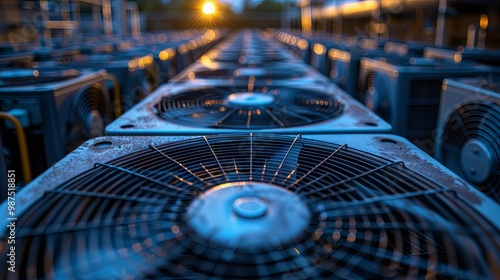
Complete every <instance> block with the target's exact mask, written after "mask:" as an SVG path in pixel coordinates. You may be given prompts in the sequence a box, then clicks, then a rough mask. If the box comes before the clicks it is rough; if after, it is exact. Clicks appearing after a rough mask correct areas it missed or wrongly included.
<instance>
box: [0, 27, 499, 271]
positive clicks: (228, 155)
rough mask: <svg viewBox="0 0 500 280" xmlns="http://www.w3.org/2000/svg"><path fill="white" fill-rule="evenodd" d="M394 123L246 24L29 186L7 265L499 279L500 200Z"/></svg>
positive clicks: (3, 248)
mask: <svg viewBox="0 0 500 280" xmlns="http://www.w3.org/2000/svg"><path fill="white" fill-rule="evenodd" d="M457 84H458V83H457ZM452 85H453V81H449V82H448V89H451V88H452ZM450 102H452V101H450ZM389 132H391V125H390V124H388V123H387V122H386V121H384V120H383V119H382V118H380V117H379V116H377V115H376V114H375V113H374V112H372V111H370V110H369V109H368V108H367V107H365V106H363V105H362V104H361V103H360V102H359V101H356V100H355V98H354V97H352V96H350V95H349V94H347V93H345V92H344V91H343V90H341V89H340V88H339V87H338V86H337V85H335V84H332V83H331V82H330V81H329V80H328V78H327V77H325V76H324V75H321V74H320V73H318V72H317V71H316V70H315V69H313V68H312V67H311V66H308V65H307V64H305V63H304V62H303V61H302V60H301V59H300V58H298V57H297V56H295V55H294V54H292V53H290V52H289V51H287V50H285V49H283V47H282V45H281V44H280V43H278V41H276V40H274V39H273V38H272V34H270V33H266V32H261V31H258V30H242V31H237V32H234V33H232V34H231V35H229V36H227V37H226V38H225V39H224V40H223V41H222V42H220V43H219V44H217V45H216V46H215V47H214V48H212V49H211V50H210V51H208V52H207V53H206V54H204V55H203V56H201V57H200V58H199V59H198V60H197V61H195V62H194V63H193V64H191V65H190V66H188V67H187V68H185V69H184V70H183V71H181V72H180V73H178V74H177V75H176V76H175V77H173V78H171V79H170V81H169V82H168V83H166V84H162V85H161V86H160V87H159V88H158V89H156V90H155V91H154V92H153V93H152V94H150V95H148V96H147V97H145V98H144V99H143V100H141V101H140V102H139V103H138V104H136V105H135V106H133V107H132V108H131V109H130V110H128V111H126V112H125V113H124V114H123V115H121V116H120V117H119V118H117V119H115V120H114V121H113V122H112V123H111V124H109V125H108V126H107V127H106V134H108V136H105V137H98V138H94V139H92V140H89V141H87V142H85V143H84V144H83V145H81V146H80V147H79V149H77V150H76V151H74V152H72V153H70V154H69V155H68V156H66V157H65V158H64V159H62V160H61V161H59V162H58V163H56V164H55V165H54V166H52V167H51V168H50V169H49V170H47V171H46V172H45V173H43V174H42V175H41V176H39V177H37V178H36V179H35V180H34V181H33V182H32V183H30V184H28V185H26V186H24V187H23V188H22V189H21V190H20V191H19V192H18V193H17V195H16V212H15V218H16V220H15V225H16V234H15V237H14V238H15V246H14V249H15V258H14V259H15V263H14V264H12V263H9V261H11V257H10V255H11V254H10V252H11V245H10V243H9V236H10V231H9V229H7V231H5V232H4V233H3V235H2V236H1V237H2V242H1V243H0V253H1V254H0V262H2V263H4V264H7V265H6V266H3V267H1V268H0V275H1V277H2V278H5V279H59V278H60V279H69V278H77V279H125V278H127V279H146V278H153V279H278V278H279V279H284V278H294V279H332V278H339V279H352V278H356V279H359V278H363V279H374V278H382V279H384V278H454V279H495V278H499V277H500V275H499V272H498V271H497V269H496V267H497V264H498V263H500V241H499V240H500V223H499V221H498V219H497V217H496V216H497V213H499V212H500V205H498V204H497V203H495V202H494V201H493V200H492V199H490V198H488V197H487V196H485V195H484V194H482V193H481V192H478V191H477V190H476V189H474V188H472V187H471V186H470V185H468V184H467V183H466V182H465V181H464V180H463V179H461V178H460V177H458V176H457V175H456V174H454V173H453V172H451V171H449V170H448V169H446V168H445V167H443V166H442V165H441V164H439V163H438V162H437V161H435V160H434V159H432V158H431V157H430V156H429V155H427V154H425V153H423V152H422V151H421V150H420V149H418V148H417V147H415V146H414V145H412V144H410V142H408V141H407V140H405V139H404V138H402V137H398V136H395V135H390V134H386V133H389ZM203 135H205V136H203ZM473 145H477V146H479V145H480V143H479V141H476V142H473V143H469V146H471V148H470V149H471V151H472V153H474V151H475V150H474V147H473ZM484 151H486V150H485V149H481V147H480V148H479V152H484ZM8 206H9V204H8V202H7V201H6V202H4V203H3V204H2V205H1V209H0V221H10V220H9V219H8V218H9V217H8V211H7V209H8ZM7 224H8V223H7ZM478 237H480V238H478ZM9 254H10V255H9ZM12 266H15V270H16V272H15V273H13V272H11V271H10V270H9V268H10V267H12Z"/></svg>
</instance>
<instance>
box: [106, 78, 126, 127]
mask: <svg viewBox="0 0 500 280" xmlns="http://www.w3.org/2000/svg"><path fill="white" fill-rule="evenodd" d="M106 78H107V79H108V80H110V81H111V83H113V88H114V94H113V95H114V96H113V98H114V100H113V111H114V114H115V119H117V118H118V117H119V116H121V115H122V108H123V107H122V93H121V91H120V83H119V82H118V79H117V78H116V76H115V75H113V74H111V73H108V76H107V77H106Z"/></svg>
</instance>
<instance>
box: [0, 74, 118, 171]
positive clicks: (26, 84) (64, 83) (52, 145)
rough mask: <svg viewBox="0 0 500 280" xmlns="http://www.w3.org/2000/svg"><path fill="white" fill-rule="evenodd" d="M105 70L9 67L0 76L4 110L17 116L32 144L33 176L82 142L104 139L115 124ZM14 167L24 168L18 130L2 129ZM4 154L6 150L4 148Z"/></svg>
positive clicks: (10, 160)
mask: <svg viewBox="0 0 500 280" xmlns="http://www.w3.org/2000/svg"><path fill="white" fill-rule="evenodd" d="M106 79H107V74H106V72H105V71H103V70H102V71H89V70H81V71H78V70H75V69H64V70H62V69H58V70H54V69H43V68H40V69H9V70H5V71H1V72H0V110H1V111H5V112H9V113H11V114H12V115H14V116H16V117H17V118H18V119H19V120H20V121H21V124H22V125H23V127H24V130H25V134H26V137H27V140H28V148H29V154H30V161H31V163H32V167H31V169H32V171H33V175H37V174H40V173H41V172H42V171H43V170H45V169H46V168H48V167H49V166H51V165H52V164H54V163H56V162H57V161H59V160H60V159H61V158H62V157H63V156H64V155H65V154H66V153H67V152H68V151H71V150H73V149H74V148H76V147H78V146H79V145H80V144H81V143H82V142H83V141H85V140H87V139H89V138H92V137H97V136H101V135H103V133H104V127H105V126H106V125H107V124H108V123H109V122H110V121H111V119H112V115H111V103H110V101H109V96H108V93H107V90H106ZM0 127H1V134H2V140H3V145H4V148H6V151H8V154H10V156H9V162H10V163H11V165H9V166H8V168H10V169H16V170H21V168H20V167H19V164H20V163H19V161H18V160H19V159H20V156H19V155H18V154H17V151H18V150H19V149H18V147H17V141H16V137H17V136H16V135H15V133H14V129H13V128H12V127H10V126H9V125H8V124H6V123H5V122H2V124H1V125H0ZM4 152H5V149H4Z"/></svg>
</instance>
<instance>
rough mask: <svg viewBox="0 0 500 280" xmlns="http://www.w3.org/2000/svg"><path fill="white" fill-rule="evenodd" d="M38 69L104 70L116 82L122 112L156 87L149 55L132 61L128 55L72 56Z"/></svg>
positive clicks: (155, 71) (154, 72) (155, 75)
mask: <svg viewBox="0 0 500 280" xmlns="http://www.w3.org/2000/svg"><path fill="white" fill-rule="evenodd" d="M40 65H42V66H48V65H51V66H57V65H59V66H62V67H73V68H77V69H78V68H92V69H105V70H106V71H107V72H108V73H109V74H110V75H112V76H113V77H114V78H116V80H117V81H118V84H119V87H120V92H121V105H122V106H123V110H128V109H130V108H131V107H133V106H134V105H135V104H136V103H138V102H139V101H140V100H142V99H143V98H144V97H145V96H147V95H148V94H150V93H151V92H153V91H154V90H155V89H156V88H157V87H158V75H157V69H156V64H155V63H154V58H153V56H152V55H145V56H141V57H135V58H132V57H130V56H127V55H124V56H119V55H103V54H97V55H74V56H70V57H67V58H66V59H65V60H64V61H60V62H57V63H54V62H50V63H49V64H43V63H41V64H40ZM112 90H114V89H112Z"/></svg>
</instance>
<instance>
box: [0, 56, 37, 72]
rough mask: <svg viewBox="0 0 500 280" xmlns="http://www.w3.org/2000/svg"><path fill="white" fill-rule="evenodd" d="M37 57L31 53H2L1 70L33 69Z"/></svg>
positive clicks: (0, 58) (0, 57)
mask: <svg viewBox="0 0 500 280" xmlns="http://www.w3.org/2000/svg"><path fill="white" fill-rule="evenodd" d="M34 57H35V55H34V54H33V53H30V52H22V53H10V54H3V53H2V52H0V69H2V68H9V67H31V64H32V63H33V59H34Z"/></svg>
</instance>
